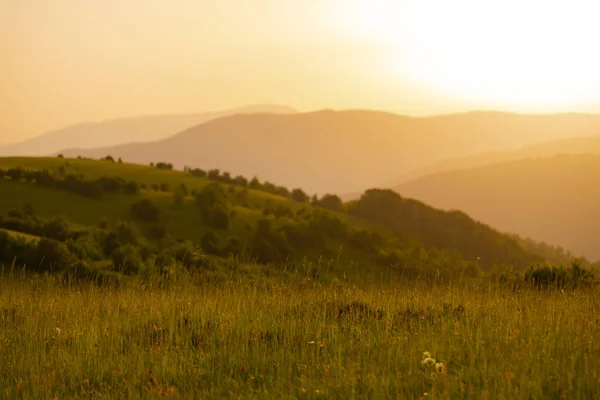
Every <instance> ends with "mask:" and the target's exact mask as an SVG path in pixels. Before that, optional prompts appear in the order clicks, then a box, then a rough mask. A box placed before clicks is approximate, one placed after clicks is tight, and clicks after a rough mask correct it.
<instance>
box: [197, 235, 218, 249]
mask: <svg viewBox="0 0 600 400" xmlns="http://www.w3.org/2000/svg"><path fill="white" fill-rule="evenodd" d="M200 245H201V246H202V251H204V252H205V253H207V254H215V255H218V254H219V238H218V237H217V235H216V234H215V233H214V232H213V231H208V232H206V233H205V234H204V236H202V239H201V240H200Z"/></svg>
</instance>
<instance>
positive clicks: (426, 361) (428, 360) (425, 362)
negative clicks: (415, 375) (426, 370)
mask: <svg viewBox="0 0 600 400" xmlns="http://www.w3.org/2000/svg"><path fill="white" fill-rule="evenodd" d="M421 365H422V366H424V367H425V366H427V367H431V366H433V365H435V358H431V357H427V358H426V359H424V360H423V361H421Z"/></svg>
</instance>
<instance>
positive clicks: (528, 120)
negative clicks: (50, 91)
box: [62, 110, 600, 194]
mask: <svg viewBox="0 0 600 400" xmlns="http://www.w3.org/2000/svg"><path fill="white" fill-rule="evenodd" d="M599 128H600V116H598V115H579V114H564V115H562V114H561V115H559V114H557V115H520V114H509V113H500V112H472V113H465V114H453V115H443V116H435V117H419V118H416V117H406V116H400V115H395V114H391V113H384V112H379V111H367V110H347V111H331V110H324V111H316V112H310V113H299V114H286V115H272V114H271V115H266V114H261V115H258V114H253V115H235V116H229V117H223V118H219V119H215V120H211V121H209V122H207V123H204V124H201V125H198V126H195V127H193V128H190V129H187V130H185V131H183V132H181V133H178V134H176V135H174V136H172V137H169V138H166V139H163V140H160V141H156V142H153V143H136V144H126V145H120V146H113V147H107V148H100V149H93V150H83V149H71V150H65V151H62V153H63V154H64V155H65V156H69V157H77V156H84V157H91V158H100V157H104V156H105V155H107V154H110V155H111V156H113V157H115V158H117V157H121V158H122V159H123V160H124V161H127V162H133V163H141V164H148V163H150V162H151V161H155V160H164V161H168V162H171V163H173V164H174V165H175V167H176V168H180V169H181V168H183V167H184V166H185V165H187V166H191V167H198V168H203V169H212V168H217V169H220V170H222V171H228V172H231V173H232V174H235V175H237V174H240V175H244V176H254V175H256V176H258V177H259V178H261V179H265V180H269V181H272V182H277V183H279V184H283V185H285V186H290V187H302V188H303V189H305V190H306V191H308V192H309V193H316V194H324V193H327V192H333V193H341V194H344V193H350V192H359V191H360V192H362V191H364V190H365V189H366V188H369V187H373V186H388V185H389V184H390V182H398V179H399V177H400V176H402V174H404V173H405V172H407V171H409V170H412V169H415V168H420V167H425V166H427V165H431V164H433V163H436V162H439V161H442V160H445V159H448V158H452V157H462V156H468V155H472V154H477V153H481V152H486V151H492V150H509V149H515V148H518V147H520V146H523V145H526V144H529V143H534V142H536V141H541V140H543V139H556V138H565V137H576V136H583V135H591V134H594V133H597V132H598V129H599Z"/></svg>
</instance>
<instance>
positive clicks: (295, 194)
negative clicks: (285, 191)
mask: <svg viewBox="0 0 600 400" xmlns="http://www.w3.org/2000/svg"><path fill="white" fill-rule="evenodd" d="M292 200H294V201H297V202H298V203H307V202H308V200H309V197H308V195H307V194H306V193H304V191H303V190H302V189H294V190H292Z"/></svg>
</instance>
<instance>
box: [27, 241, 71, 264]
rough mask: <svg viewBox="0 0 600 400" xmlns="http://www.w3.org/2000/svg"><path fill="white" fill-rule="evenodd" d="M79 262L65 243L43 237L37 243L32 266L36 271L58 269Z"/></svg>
mask: <svg viewBox="0 0 600 400" xmlns="http://www.w3.org/2000/svg"><path fill="white" fill-rule="evenodd" d="M75 264H77V262H76V259H75V257H74V256H73V255H72V254H71V253H70V252H69V249H68V248H67V246H66V245H65V244H64V243H60V242H57V241H56V240H52V239H46V238H41V239H40V240H39V241H38V243H37V248H36V250H35V255H34V257H33V260H32V264H31V268H32V270H33V271H36V272H45V271H58V270H61V269H64V268H68V267H71V266H73V265H75Z"/></svg>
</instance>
